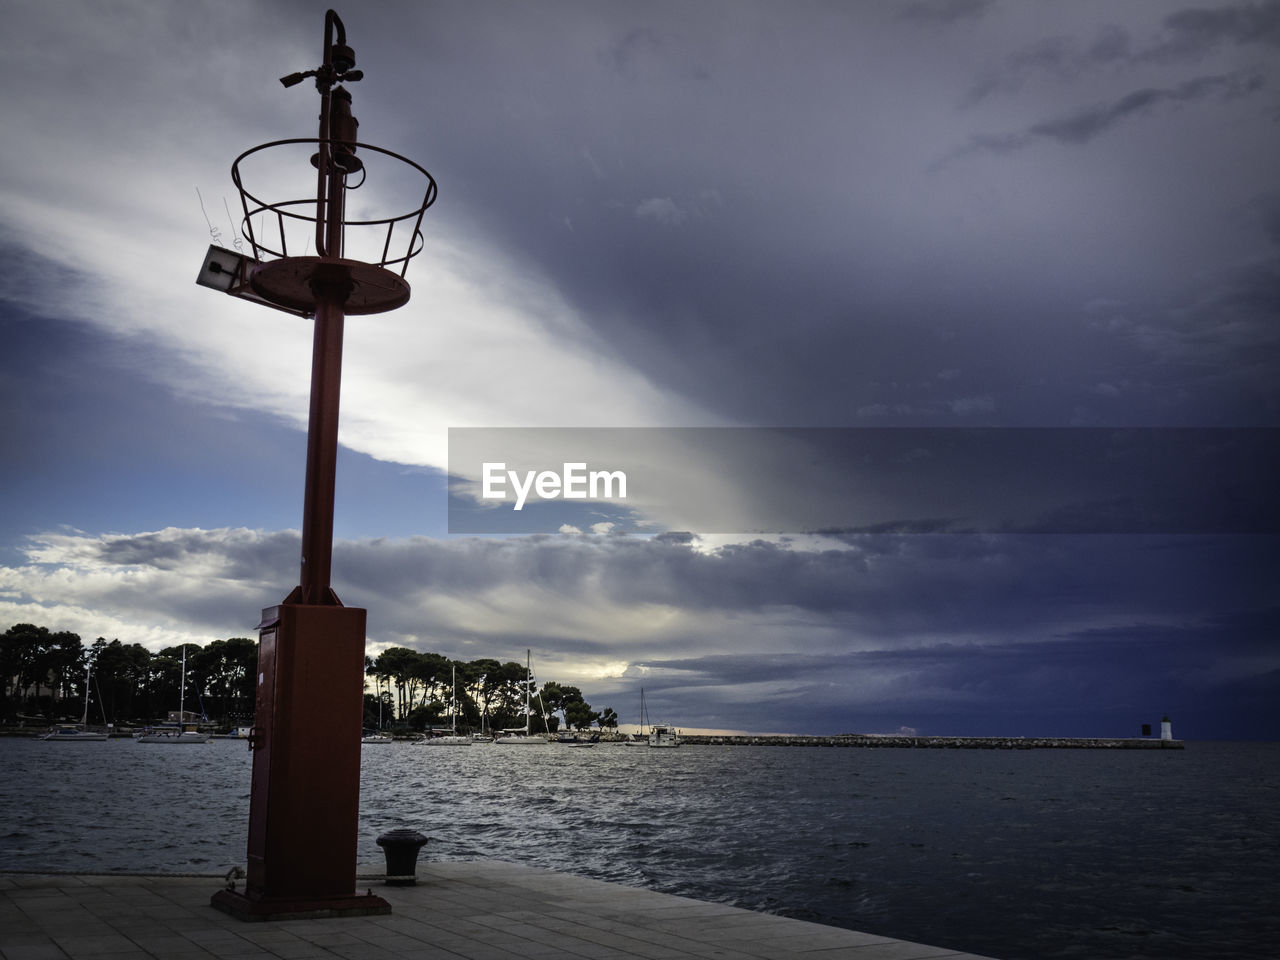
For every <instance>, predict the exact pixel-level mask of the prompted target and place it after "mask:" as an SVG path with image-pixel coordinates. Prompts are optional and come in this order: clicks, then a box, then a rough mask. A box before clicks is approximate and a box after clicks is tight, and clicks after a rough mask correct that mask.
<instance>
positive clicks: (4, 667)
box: [0, 623, 258, 726]
mask: <svg viewBox="0 0 1280 960" xmlns="http://www.w3.org/2000/svg"><path fill="white" fill-rule="evenodd" d="M184 652H185V653H186V658H187V665H186V687H185V688H184V692H183V694H182V697H181V700H182V703H183V706H184V709H186V710H188V711H191V712H193V713H195V714H197V715H204V716H206V717H208V718H209V719H210V720H211V721H215V722H219V723H222V724H224V725H226V726H238V725H241V724H246V725H247V724H249V723H252V718H253V701H254V694H255V678H256V676H257V673H258V643H257V641H256V640H250V639H249V638H247V637H232V638H230V639H228V640H214V641H213V642H212V643H208V644H205V645H204V646H201V645H200V644H197V643H186V644H178V645H176V646H172V647H165V648H164V649H163V650H161V651H159V652H158V653H152V652H151V651H150V650H148V649H147V648H146V647H144V646H143V645H142V644H140V643H129V644H126V643H121V642H120V641H119V640H107V639H106V638H105V637H98V639H96V640H94V641H93V643H91V644H88V645H86V644H85V643H84V641H83V640H81V638H80V636H79V635H78V634H75V633H70V632H68V631H65V630H64V631H58V632H53V631H50V630H49V629H48V628H47V627H38V626H36V625H35V624H31V623H18V624H14V625H13V626H12V627H10V628H9V629H8V630H6V631H5V632H4V633H3V634H0V679H2V680H3V684H4V702H3V706H2V708H0V709H3V715H4V721H5V722H6V723H15V722H22V721H38V720H62V719H77V720H78V719H80V718H81V716H82V714H83V712H84V704H85V683H86V681H87V682H88V684H89V711H88V713H89V717H88V721H89V723H90V724H94V725H101V724H106V723H120V724H129V723H133V722H135V721H137V722H151V721H153V720H156V719H158V718H163V717H165V716H167V714H168V713H169V712H170V711H173V710H177V709H178V703H179V688H180V687H181V686H182V673H183V671H182V657H183V653H184ZM86 670H91V672H90V673H88V674H86Z"/></svg>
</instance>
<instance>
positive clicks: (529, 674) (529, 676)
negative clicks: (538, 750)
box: [493, 650, 547, 747]
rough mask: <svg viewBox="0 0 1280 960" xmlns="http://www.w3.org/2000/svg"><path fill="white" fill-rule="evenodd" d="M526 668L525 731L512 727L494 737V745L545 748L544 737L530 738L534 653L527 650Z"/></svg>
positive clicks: (525, 653)
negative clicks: (530, 701)
mask: <svg viewBox="0 0 1280 960" xmlns="http://www.w3.org/2000/svg"><path fill="white" fill-rule="evenodd" d="M524 655H525V667H524V681H525V682H524V729H523V730H521V729H520V728H519V727H512V728H510V729H507V730H503V731H502V736H500V737H494V738H493V742H494V745H495V746H496V745H498V744H502V745H504V746H508V747H527V746H532V745H534V744H540V745H543V746H545V745H546V742H547V741H546V739H545V738H544V737H531V736H529V688H530V687H532V686H533V651H531V650H526V651H525V652H524Z"/></svg>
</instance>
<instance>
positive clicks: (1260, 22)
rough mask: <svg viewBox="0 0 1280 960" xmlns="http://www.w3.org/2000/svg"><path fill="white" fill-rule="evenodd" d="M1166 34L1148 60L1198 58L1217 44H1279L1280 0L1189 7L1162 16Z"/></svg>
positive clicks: (1266, 45) (1276, 45)
mask: <svg viewBox="0 0 1280 960" xmlns="http://www.w3.org/2000/svg"><path fill="white" fill-rule="evenodd" d="M1164 23H1165V27H1166V29H1167V30H1168V32H1169V37H1168V39H1167V40H1165V42H1163V43H1162V44H1160V45H1158V46H1156V47H1155V48H1154V49H1152V50H1150V51H1148V52H1147V53H1146V54H1145V56H1147V57H1149V58H1151V59H1169V58H1174V59H1182V58H1193V57H1199V56H1202V55H1203V54H1205V53H1207V52H1208V51H1209V50H1211V49H1213V48H1214V47H1216V46H1218V45H1219V44H1238V45H1240V46H1254V45H1258V46H1262V47H1280V0H1266V2H1263V3H1243V4H1235V5H1230V6H1223V7H1189V8H1187V9H1186V10H1179V11H1177V12H1176V13H1172V14H1170V15H1169V16H1168V17H1166V18H1165V21H1164Z"/></svg>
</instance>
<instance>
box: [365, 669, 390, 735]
mask: <svg viewBox="0 0 1280 960" xmlns="http://www.w3.org/2000/svg"><path fill="white" fill-rule="evenodd" d="M378 730H379V731H381V730H382V682H381V681H379V682H378ZM360 742H361V743H391V742H392V739H391V737H389V736H387V734H385V733H382V732H378V733H365V734H362V736H361V737H360Z"/></svg>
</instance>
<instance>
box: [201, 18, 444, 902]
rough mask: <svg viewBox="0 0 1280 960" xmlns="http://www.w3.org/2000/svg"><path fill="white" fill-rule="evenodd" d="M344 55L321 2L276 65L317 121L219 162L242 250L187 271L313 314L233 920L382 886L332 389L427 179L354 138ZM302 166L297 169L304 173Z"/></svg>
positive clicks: (266, 633) (392, 289)
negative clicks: (318, 56) (296, 56)
mask: <svg viewBox="0 0 1280 960" xmlns="http://www.w3.org/2000/svg"><path fill="white" fill-rule="evenodd" d="M335 33H336V36H335ZM355 63H356V58H355V54H354V52H353V51H352V49H351V48H350V47H349V46H347V39H346V30H345V28H344V26H343V24H342V21H341V20H340V19H339V18H338V15H337V14H336V13H334V11H332V10H330V11H328V12H327V13H326V15H325V23H324V62H323V63H322V64H321V66H319V67H318V68H316V69H315V70H308V71H306V72H305V73H294V74H290V75H289V76H287V77H283V78H281V83H283V84H284V85H285V86H286V87H292V86H294V85H296V84H298V83H300V82H302V81H303V80H304V79H307V78H308V77H314V78H315V85H316V89H317V90H318V91H319V93H320V132H319V136H318V137H317V138H315V139H299V140H277V141H274V142H272V143H266V144H262V145H261V146H258V147H254V148H253V149H251V150H247V151H245V152H244V153H242V154H241V155H240V156H239V157H237V158H236V160H235V162H234V163H233V164H232V166H231V178H232V180H233V182H234V183H235V185H236V188H237V189H238V190H239V192H240V202H241V206H242V208H243V211H244V220H243V221H242V223H241V231H242V232H243V234H244V238H245V239H246V240H247V241H248V243H249V246H250V247H252V255H250V254H249V253H248V252H247V251H245V250H243V249H241V247H242V244H241V242H240V241H239V240H237V242H236V247H237V249H236V250H228V249H225V248H222V247H217V246H214V247H210V248H209V252H208V255H207V256H206V258H205V261H204V264H203V265H202V268H201V271H200V276H199V277H198V278H197V282H198V283H201V284H203V285H205V286H210V287H214V288H215V289H219V290H222V291H223V292H225V293H229V294H231V295H233V296H238V297H241V298H244V299H249V300H253V301H255V302H258V303H262V304H264V305H266V306H271V307H274V308H277V309H280V310H284V311H286V312H288V313H292V314H295V315H298V316H302V317H314V318H315V332H314V341H313V347H312V358H311V363H312V366H311V410H310V422H309V425H308V430H307V471H306V489H305V494H304V497H303V516H302V560H301V576H300V582H299V584H298V586H297V587H295V588H294V589H293V591H292V592H291V593H290V594H289V595H288V596H287V597H286V598H285V599H284V601H283V602H281V603H280V604H279V605H277V606H273V607H267V608H266V609H264V610H263V611H262V619H261V622H260V623H259V624H258V630H259V648H258V684H257V701H256V705H255V717H254V730H253V734H252V737H251V739H250V749H251V750H253V788H252V793H251V799H250V807H249V841H248V870H247V876H246V879H245V887H244V890H243V892H239V891H236V890H234V889H228V890H222V891H219V892H218V893H217V894H215V895H214V897H213V905H214V906H216V907H218V908H219V909H221V910H225V911H226V912H228V913H231V914H233V915H234V916H237V917H240V918H242V919H246V920H252V919H280V918H283V917H300V916H337V915H349V914H368V913H387V912H389V911H390V909H391V908H390V906H389V905H388V904H387V902H386V901H385V900H383V899H382V898H381V897H377V896H373V895H372V894H368V893H366V894H364V895H358V894H357V893H356V890H355V876H356V840H357V831H358V823H357V820H358V815H359V805H360V732H361V726H362V721H363V714H364V648H365V611H364V610H363V609H361V608H359V607H346V606H343V605H342V603H341V601H339V600H338V597H337V595H336V594H335V593H334V592H333V590H332V588H331V587H330V583H329V578H330V567H331V557H332V551H333V499H334V472H335V466H336V460H337V450H338V395H339V386H340V382H341V377H342V333H343V321H344V319H345V317H346V316H347V315H348V314H352V315H359V314H372V313H381V312H384V311H387V310H394V309H395V308H396V307H399V306H402V305H403V304H405V303H406V302H408V300H409V284H408V283H407V282H406V281H405V279H404V274H405V270H406V268H407V267H408V264H409V260H410V259H412V258H413V257H414V256H416V255H417V254H418V253H419V252H421V250H422V247H423V237H422V232H421V225H422V217H423V214H425V213H426V210H427V208H428V207H429V206H431V204H432V203H433V202H434V201H435V197H436V183H435V180H434V179H433V178H432V177H431V175H430V174H429V173H427V171H426V170H424V169H423V168H422V167H420V166H418V164H416V163H414V162H413V161H412V160H408V159H406V158H405V157H402V156H400V155H398V154H395V153H391V152H390V151H388V150H383V149H381V148H379V147H375V146H372V145H370V144H365V143H360V142H358V140H357V136H356V130H357V127H358V123H357V121H356V119H355V117H354V116H353V115H352V113H351V94H350V93H348V92H347V90H346V89H345V88H344V87H343V86H340V85H338V84H341V83H349V82H353V81H356V80H359V79H361V77H362V76H363V74H362V72H361V71H358V70H356V69H355ZM308 156H309V160H310V166H311V167H313V168H314V177H315V180H314V182H315V194H314V196H306V197H303V198H302V199H280V200H266V199H262V198H261V196H262V195H263V194H265V193H266V192H267V191H268V190H273V189H274V190H281V189H285V190H287V189H288V188H287V187H284V188H282V187H281V186H280V184H282V183H287V182H288V180H289V179H290V178H289V176H288V175H287V171H288V170H289V169H291V166H290V165H292V168H293V169H297V170H298V171H299V172H303V171H306V170H307V159H308ZM281 169H283V170H284V171H286V175H285V176H284V177H281V176H280V175H279V173H278V172H277V171H279V170H281ZM305 176H306V180H304V181H303V182H307V181H309V180H310V179H311V173H309V172H308V173H306V174H305ZM356 190H361V191H362V192H361V194H360V195H359V200H360V210H361V213H360V216H359V217H358V218H356V217H352V216H349V215H348V207H349V204H348V200H349V194H351V193H353V192H354V191H356ZM405 190H409V191H412V192H411V193H410V194H409V196H411V197H413V198H414V203H415V205H414V206H412V207H410V208H409V209H407V210H406V211H405V212H402V213H398V214H392V215H389V216H377V215H376V214H370V213H368V212H367V211H369V210H371V209H377V208H378V206H379V204H381V203H383V202H385V196H386V195H387V194H389V193H400V192H402V191H405ZM419 197H420V200H419V199H418V198H419ZM351 206H354V204H351ZM399 209H401V210H404V208H403V207H400V208H399Z"/></svg>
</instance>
